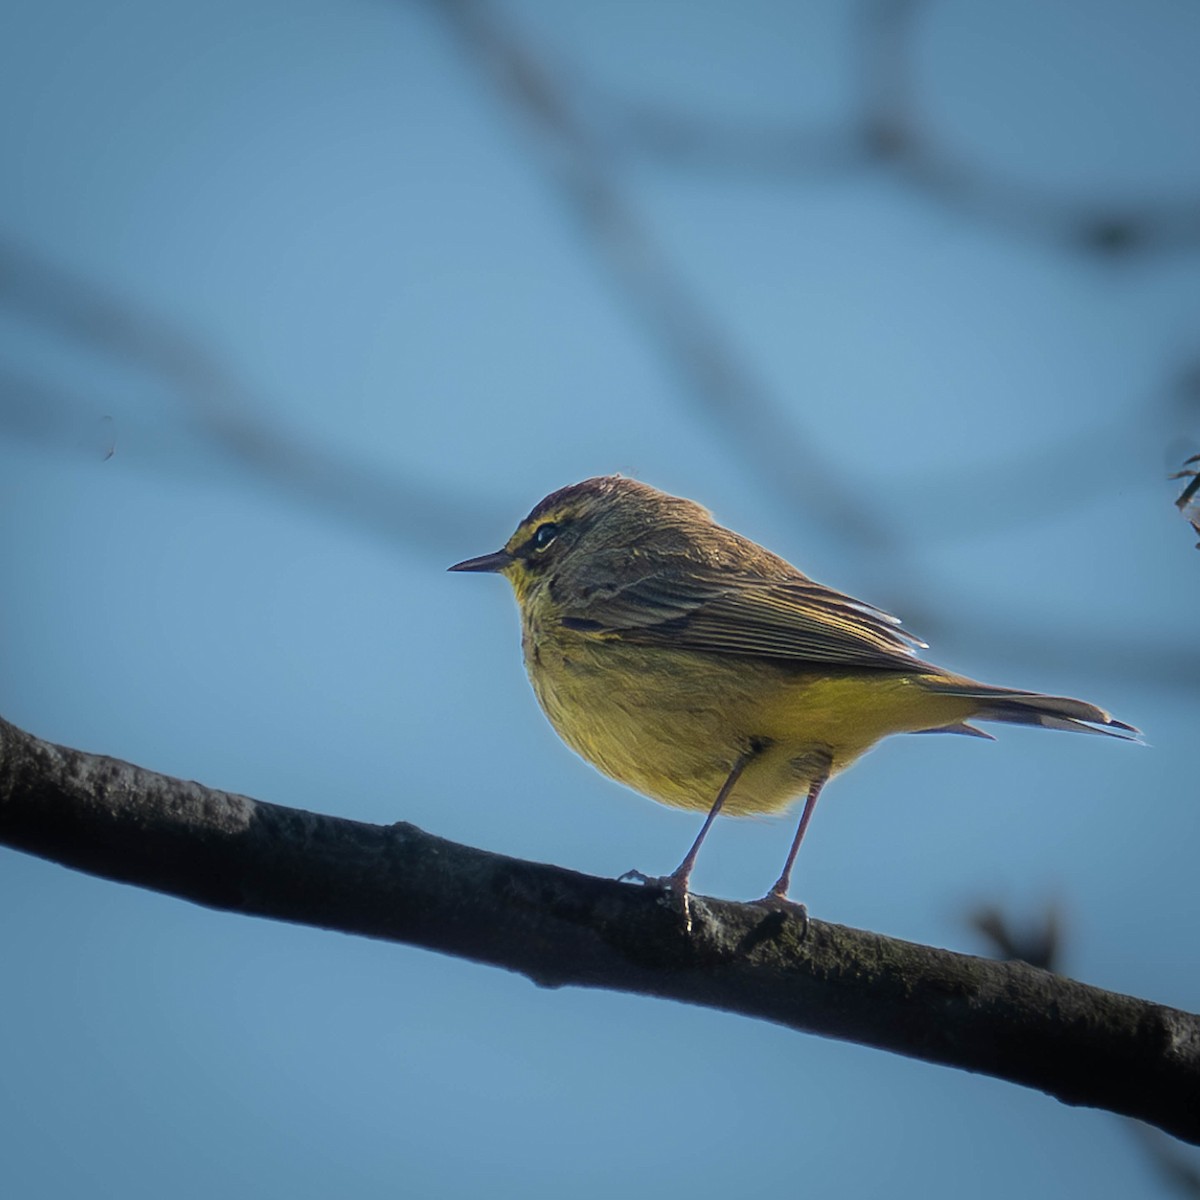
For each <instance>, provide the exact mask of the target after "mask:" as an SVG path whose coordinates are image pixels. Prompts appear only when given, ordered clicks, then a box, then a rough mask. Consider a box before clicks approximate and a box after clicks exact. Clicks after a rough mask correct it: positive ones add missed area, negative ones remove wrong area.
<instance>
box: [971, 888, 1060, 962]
mask: <svg viewBox="0 0 1200 1200" xmlns="http://www.w3.org/2000/svg"><path fill="white" fill-rule="evenodd" d="M968 924H969V925H970V926H971V928H972V929H974V930H975V931H976V932H978V933H981V934H982V935H983V936H984V937H985V938H986V939H987V940H988V941H989V942H991V944H992V946H993V947H994V948H995V956H996V957H997V958H999V959H1003V960H1004V961H1010V960H1015V961H1018V962H1024V963H1028V964H1029V965H1030V966H1031V967H1039V968H1041V970H1043V971H1056V970H1057V964H1058V960H1059V955H1060V953H1061V950H1062V917H1061V914H1060V913H1059V911H1058V909H1057V908H1056V907H1055V906H1054V905H1049V906H1048V907H1047V909H1046V915H1045V917H1044V918H1043V920H1042V921H1041V923H1040V924H1039V925H1036V926H1032V925H1030V926H1026V927H1024V928H1019V927H1018V926H1016V925H1014V924H1013V922H1012V921H1011V920H1010V919H1009V917H1008V916H1007V914H1006V913H1005V912H1004V911H1003V910H1002V909H1001V908H1000V907H999V906H998V905H993V904H988V905H984V906H983V907H982V908H978V909H976V910H975V912H973V913H971V915H970V917H969V918H968Z"/></svg>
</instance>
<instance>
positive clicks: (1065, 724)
mask: <svg viewBox="0 0 1200 1200" xmlns="http://www.w3.org/2000/svg"><path fill="white" fill-rule="evenodd" d="M921 682H922V685H923V686H924V687H926V688H927V689H928V690H929V691H931V692H940V693H942V694H943V695H951V696H961V697H962V698H963V699H964V700H978V701H979V707H978V708H976V709H975V711H974V712H972V713H971V717H972V719H973V720H977V721H1007V722H1008V723H1009V724H1012V725H1040V726H1041V727H1042V728H1043V729H1065V730H1067V731H1069V732H1070V733H1096V734H1102V735H1104V736H1106V737H1116V738H1122V739H1124V740H1125V741H1132V742H1138V741H1141V736H1142V735H1141V730H1139V729H1138V728H1137V727H1136V726H1134V725H1126V724H1125V722H1124V721H1118V720H1117V719H1116V718H1115V717H1114V716H1113V715H1112V714H1111V713H1107V712H1105V711H1104V709H1102V708H1098V707H1097V706H1096V705H1095V704H1088V703H1087V701H1086V700H1072V699H1070V698H1069V697H1067V696H1043V695H1042V694H1041V693H1040V692H1022V691H1018V690H1016V689H1015V688H997V687H988V686H987V685H986V684H982V683H975V682H974V681H973V680H969V679H939V678H933V679H923V680H922V681H921Z"/></svg>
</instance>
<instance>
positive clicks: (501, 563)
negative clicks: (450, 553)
mask: <svg viewBox="0 0 1200 1200" xmlns="http://www.w3.org/2000/svg"><path fill="white" fill-rule="evenodd" d="M512 561H513V557H512V555H511V554H509V552H508V551H507V550H497V551H496V552H495V554H481V555H480V556H479V557H478V558H467V559H464V560H463V561H462V562H460V563H455V564H454V566H452V567H447V568H446V570H447V571H503V570H504V568H505V567H507V566H508V565H509V564H510V563H511V562H512Z"/></svg>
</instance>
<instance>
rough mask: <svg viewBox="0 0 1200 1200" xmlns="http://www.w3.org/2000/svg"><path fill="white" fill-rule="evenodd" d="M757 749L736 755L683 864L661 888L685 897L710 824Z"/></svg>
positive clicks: (669, 876)
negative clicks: (697, 856)
mask: <svg viewBox="0 0 1200 1200" xmlns="http://www.w3.org/2000/svg"><path fill="white" fill-rule="evenodd" d="M759 749H760V747H757V746H754V747H751V748H750V749H749V750H744V751H742V753H741V754H739V755H738V757H737V760H736V761H735V762H734V764H733V768H732V769H731V770H730V772H729V774H728V775H727V776H726V777H725V782H724V783H723V784H721V790H720V791H719V792H718V793H717V798H716V799H715V800H714V801H713V806H712V808H710V809H709V810H708V816H707V817H705V818H704V824H703V825H701V826H700V832H699V833H698V834H696V840H695V841H694V842H693V843H692V848H691V849H690V850H689V851H688V852H687V853H686V854H685V855H684V856H683V862H681V863H680V864H679V866H677V867H676V868H675V870H673V871H672V872H671V873H670V875H664V876H663V878H662V879H661V880H660V881H659V882H660V883H662V885H663V887H667V888H670V889H671V890H672V891H673V892H680V893H682V894H683V895H685V896H686V895H687V890H688V880H689V879H691V877H692V868H693V867H694V866H695V865H696V855H698V854H699V853H700V846H701V845H702V843H703V842H704V839H705V838H706V837H707V836H708V831H709V830H710V829H711V828H712V823H713V822H714V821H715V820H716V819H717V817H718V815H719V814H720V812H721V809H723V808H724V807H725V801H726V800H728V799H729V794H730V793H731V792H732V791H733V785H734V784H735V783H737V781H738V778H739V776H740V775H741V773H742V772H743V771H744V770H745V769H746V764H747V763H748V762H749V761H750V760H751V759H752V758H753V757H754V756H755V754H757V753H758V751H759Z"/></svg>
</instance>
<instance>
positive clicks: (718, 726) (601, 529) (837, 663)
mask: <svg viewBox="0 0 1200 1200" xmlns="http://www.w3.org/2000/svg"><path fill="white" fill-rule="evenodd" d="M449 569H450V570H451V571H494V572H498V573H499V574H502V575H504V576H506V577H507V579H508V581H509V583H511V584H512V587H513V591H514V592H515V593H516V597H517V604H518V605H519V606H520V609H521V623H522V645H523V647H524V652H525V666H526V668H527V670H528V671H529V678H530V680H531V681H532V683H533V690H534V692H535V693H536V694H537V698H538V701H539V703H540V704H541V706H542V709H543V711H544V712H545V713H546V716H547V717H549V719H550V723H551V724H552V725H553V726H554V728H555V729H556V730H557V731H558V734H559V736H560V737H561V738H562V739H563V741H565V742H566V743H567V745H568V746H570V747H571V748H572V749H573V750H575V751H577V752H578V753H579V754H581V755H582V756H583V757H584V758H586V759H587V760H588V762H590V763H592V764H593V765H594V766H596V767H598V768H599V769H600V770H601V771H603V772H604V773H605V774H606V775H610V776H612V778H614V779H616V780H619V781H620V782H621V783H624V784H627V785H628V786H629V787H631V788H634V789H635V790H636V791H639V792H643V793H644V794H645V795H647V796H651V797H653V798H654V799H655V800H659V801H661V802H662V803H663V804H670V805H674V806H676V807H680V808H690V809H696V810H698V811H704V810H707V811H708V816H707V818H706V819H705V821H704V824H703V826H702V827H701V829H700V833H699V834H698V836H697V837H696V840H695V842H694V843H693V845H692V848H691V849H690V850H689V851H688V853H687V855H686V856H685V857H684V860H683V862H681V863H680V864H679V866H678V867H677V868H676V869H675V870H674V871H673V872H672V873H671V874H670V875H668V876H664V877H663V878H662V879H661V880H660V881H659V882H660V883H661V884H662V885H663V886H664V887H667V888H670V889H672V890H673V891H676V892H678V893H681V894H682V895H684V896H685V897H686V895H687V889H688V881H689V878H690V876H691V872H692V867H693V866H694V864H695V861H696V855H697V853H698V852H699V850H700V845H701V843H702V842H703V841H704V837H705V835H706V834H707V833H708V830H709V828H710V827H711V825H712V823H713V821H714V820H715V819H716V817H717V815H718V814H719V813H721V812H726V813H731V814H734V815H746V814H750V813H773V812H779V811H781V810H782V809H784V808H786V807H787V805H788V804H789V803H790V802H791V801H793V800H794V799H796V798H798V797H799V796H801V795H804V796H806V801H805V805H804V812H803V815H802V816H801V818H800V825H799V827H798V829H797V830H796V836H795V838H794V839H793V841H792V846H791V849H790V850H789V852H788V856H787V860H786V862H785V863H784V867H783V871H782V872H781V873H780V876H779V879H778V880H777V881H776V882H775V884H774V885H773V886H772V887H771V889H770V891H768V892H767V894H766V896H764V897H763V901H764V902H767V903H774V904H784V903H786V902H787V892H788V886H789V884H790V880H791V874H792V865H793V863H794V862H795V859H796V852H797V851H798V850H799V848H800V843H801V841H802V840H803V838H804V833H805V830H806V829H807V828H808V823H809V821H810V820H811V818H812V814H813V808H814V807H815V805H816V802H817V797H818V795H820V792H821V789H822V787H824V785H825V784H826V783H827V782H828V780H829V779H830V778H831V777H832V776H833V775H836V774H837V773H838V772H839V771H843V770H845V769H846V768H847V767H848V766H849V765H850V764H851V763H852V762H854V760H855V759H856V758H858V757H859V756H860V755H861V754H863V753H865V752H866V751H867V750H869V749H870V748H871V747H872V746H873V745H874V744H875V743H876V742H877V741H879V740H880V739H881V738H884V737H886V736H887V735H888V734H892V733H931V732H937V733H965V734H972V735H974V736H976V737H983V738H990V737H991V735H990V734H987V733H984V732H983V731H982V730H980V729H976V728H974V727H973V726H972V725H969V724H968V723H967V722H968V721H969V720H971V719H976V720H981V721H1007V722H1011V723H1015V724H1018V725H1041V726H1043V727H1044V728H1048V729H1068V730H1074V731H1077V732H1081V733H1104V734H1110V735H1112V736H1114V737H1123V738H1129V739H1135V740H1136V738H1137V736H1138V731H1137V730H1136V729H1135V728H1134V727H1133V726H1132V725H1126V724H1124V723H1122V722H1121V721H1117V720H1114V719H1113V718H1112V717H1111V716H1109V714H1108V713H1106V712H1105V711H1104V710H1103V709H1101V708H1097V707H1096V706H1095V705H1093V704H1087V703H1085V702H1084V701H1082V700H1069V699H1066V698H1064V697H1061V696H1043V695H1040V694H1039V693H1037V692H1022V691H1017V690H1014V689H1012V688H998V687H989V686H988V685H987V684H983V683H978V682H976V681H975V680H973V679H967V678H965V677H964V676H961V675H952V674H950V673H949V672H947V671H943V670H942V669H941V668H940V667H936V666H933V665H932V664H930V663H926V662H922V661H921V660H920V659H918V658H917V657H916V654H915V651H916V649H917V648H923V647H924V645H925V643H923V642H921V641H919V640H918V639H916V638H914V637H912V636H911V635H910V634H908V633H906V632H904V630H902V629H901V628H900V623H899V621H897V620H896V618H895V617H892V616H889V615H888V614H887V613H885V612H882V611H881V610H880V609H878V608H875V607H874V606H873V605H870V604H865V603H863V602H862V601H860V600H855V599H853V598H852V597H850V596H847V595H845V594H844V593H842V592H835V591H833V590H832V589H830V588H827V587H823V586H822V585H821V584H819V583H814V582H813V581H812V580H811V579H809V578H808V577H807V576H806V575H802V574H801V573H800V572H799V571H798V570H796V568H795V567H793V566H792V565H791V564H790V563H788V562H785V561H784V560H783V559H782V558H779V557H777V556H776V555H774V554H772V553H771V552H770V551H769V550H764V549H763V547H761V546H759V545H758V544H757V543H755V542H752V541H750V540H749V538H744V537H742V536H741V535H740V534H737V533H734V532H732V531H731V530H729V529H723V528H722V527H721V526H720V525H718V524H716V522H715V521H713V519H712V516H711V515H710V514H709V513H708V511H707V510H706V509H703V508H701V507H700V505H698V504H696V503H694V502H693V501H691V500H684V499H682V498H680V497H678V496H669V495H667V494H666V493H665V492H660V491H658V490H657V489H656V488H652V487H650V486H649V485H647V484H644V483H639V482H637V481H636V480H634V479H625V478H622V477H621V476H616V475H606V476H601V477H599V478H596V479H586V480H584V481H583V482H582V483H577V484H573V485H572V486H571V487H566V488H562V489H560V490H559V491H557V492H553V493H551V494H550V495H549V496H547V497H546V498H545V499H544V500H542V501H541V502H540V503H539V504H538V505H537V506H536V507H535V508H534V509H533V511H532V512H531V513H530V514H529V516H527V517H526V518H525V519H524V520H523V521H522V522H521V524H520V525H518V526H517V530H516V532H515V533H514V534H513V535H512V537H511V538H509V539H508V542H507V543H506V544H505V546H504V548H503V549H502V550H498V551H496V553H494V554H485V555H483V556H482V557H480V558H471V559H467V560H466V561H465V562H460V563H456V564H455V565H454V566H452V567H450V568H449Z"/></svg>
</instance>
